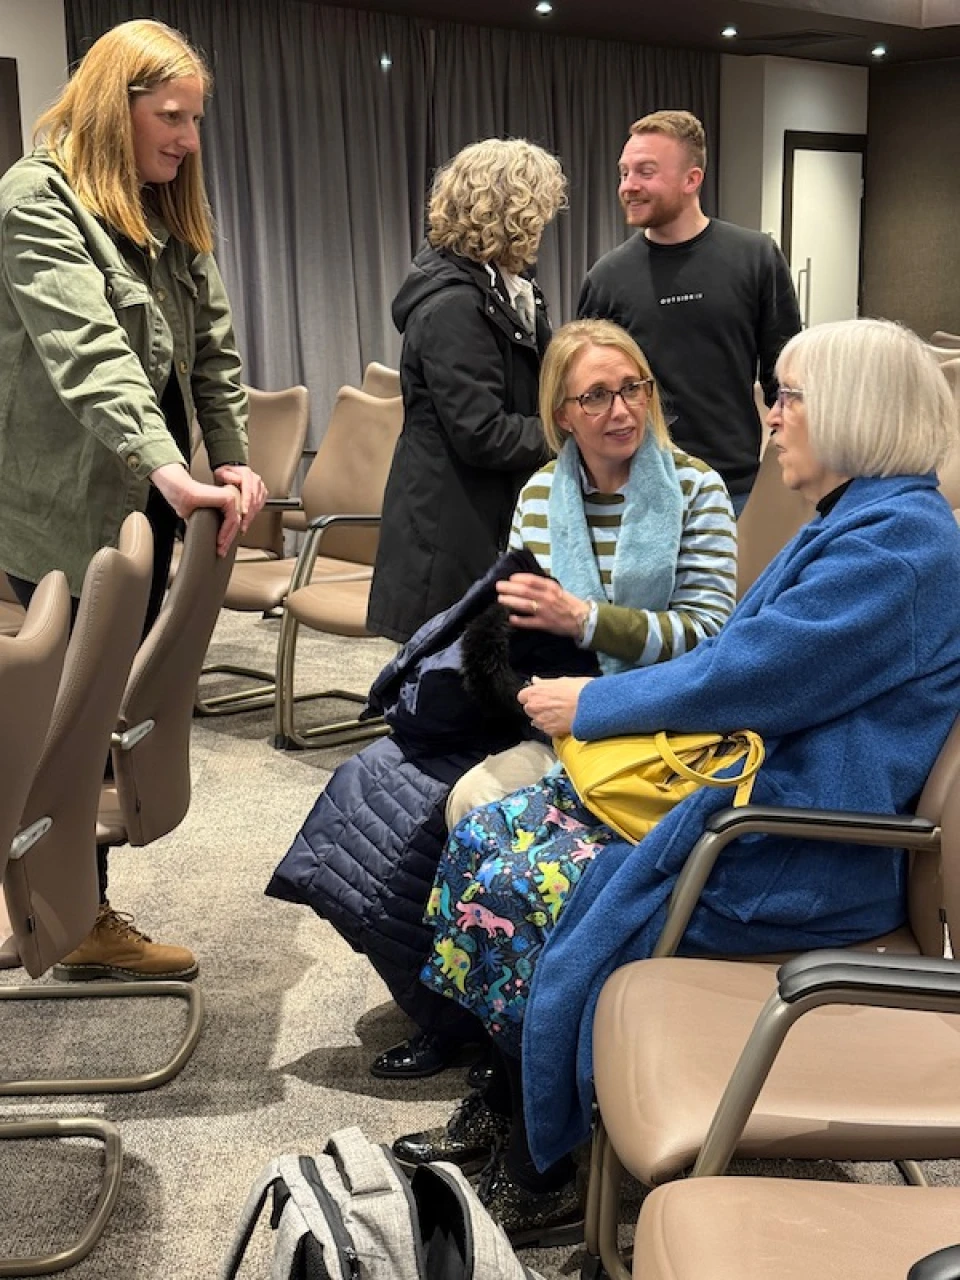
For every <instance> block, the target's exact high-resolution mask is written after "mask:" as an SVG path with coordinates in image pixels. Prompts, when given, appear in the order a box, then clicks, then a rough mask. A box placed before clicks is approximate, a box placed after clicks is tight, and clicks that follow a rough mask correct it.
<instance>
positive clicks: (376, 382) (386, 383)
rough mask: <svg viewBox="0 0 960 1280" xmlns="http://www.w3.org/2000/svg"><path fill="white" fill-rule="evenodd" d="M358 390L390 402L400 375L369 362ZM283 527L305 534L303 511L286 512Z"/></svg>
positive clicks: (382, 365) (395, 371)
mask: <svg viewBox="0 0 960 1280" xmlns="http://www.w3.org/2000/svg"><path fill="white" fill-rule="evenodd" d="M360 390H361V391H362V392H364V394H365V395H368V396H379V397H380V398H381V399H383V400H392V399H394V397H395V396H398V395H400V373H399V371H398V370H397V369H390V368H388V366H387V365H385V364H380V363H379V362H378V361H377V360H371V361H370V363H369V364H368V365H367V367H366V369H364V371H363V381H362V382H361V383H360ZM283 527H284V528H285V529H289V530H290V531H291V533H306V531H307V517H306V515H305V514H304V512H303V511H286V512H284V515H283Z"/></svg>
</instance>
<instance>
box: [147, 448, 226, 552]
mask: <svg viewBox="0 0 960 1280" xmlns="http://www.w3.org/2000/svg"><path fill="white" fill-rule="evenodd" d="M150 483H151V484H153V485H154V486H155V487H156V488H157V489H159V491H160V492H161V493H162V494H163V496H164V497H165V498H166V500H167V502H168V503H169V504H170V506H171V507H172V508H173V509H174V511H175V512H176V513H177V515H178V516H179V517H180V519H181V520H186V519H187V518H188V517H189V516H191V515H192V514H193V513H194V511H196V510H197V508H198V507H216V508H217V509H218V510H219V511H220V513H221V517H222V518H221V522H220V531H219V533H218V534H217V555H218V556H225V555H226V554H227V552H228V551H229V550H230V547H231V544H232V543H233V540H234V538H235V537H236V536H237V534H238V533H240V532H241V529H242V525H243V520H242V513H241V506H242V503H243V496H242V494H241V492H240V490H239V489H238V488H237V486H236V485H233V484H225V485H224V484H201V483H200V481H199V480H194V478H193V476H192V475H191V474H190V472H189V471H188V470H187V468H186V467H185V466H183V465H182V464H181V463H179V462H168V463H165V464H164V465H163V466H162V467H157V468H156V469H155V470H154V471H151V472H150Z"/></svg>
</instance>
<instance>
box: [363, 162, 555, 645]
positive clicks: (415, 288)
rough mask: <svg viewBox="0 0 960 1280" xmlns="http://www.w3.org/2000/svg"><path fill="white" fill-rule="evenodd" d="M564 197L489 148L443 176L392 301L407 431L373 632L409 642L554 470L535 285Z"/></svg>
mask: <svg viewBox="0 0 960 1280" xmlns="http://www.w3.org/2000/svg"><path fill="white" fill-rule="evenodd" d="M565 198H566V179H565V178H564V176H563V171H562V169H561V168H560V163H559V161H558V160H557V159H556V158H555V157H554V156H552V155H550V153H549V152H547V151H544V150H543V148H542V147H538V146H535V145H534V144H533V143H531V142H527V141H525V140H524V139H522V138H510V139H501V138H487V139H485V140H484V141H482V142H475V143H472V144H471V145H470V146H469V147H464V149H463V150H462V151H460V152H459V153H458V154H457V155H456V156H454V158H453V159H452V160H451V161H450V162H449V163H448V164H446V165H444V166H443V168H441V169H440V170H439V171H438V173H437V175H436V178H435V179H434V183H433V189H432V193H431V198H430V207H429V216H428V223H429V227H428V232H427V243H426V244H424V246H423V247H422V248H421V249H420V251H419V253H418V254H417V256H416V257H415V258H414V260H413V265H412V267H411V269H410V273H409V275H408V276H407V279H406V280H405V281H404V283H403V284H402V285H401V287H400V291H399V292H398V294H397V296H396V297H395V298H394V301H393V320H394V323H395V324H396V326H397V328H398V329H399V330H400V332H401V333H402V334H403V350H402V353H401V357H400V380H401V384H402V389H403V408H404V423H403V431H402V433H401V435H400V439H399V441H398V442H397V448H396V453H395V455H394V459H393V465H392V467H391V470H390V477H389V479H388V481H387V488H386V493H385V494H384V500H383V525H382V528H381V532H380V545H379V551H378V553H377V563H376V566H375V568H374V574H373V585H372V587H371V591H370V606H369V612H368V616H367V627H368V629H369V630H370V631H372V632H374V633H375V634H377V635H383V636H388V637H389V638H390V639H391V640H397V641H399V642H401V643H402V642H404V641H406V640H408V639H409V638H410V636H412V635H413V633H414V632H415V631H416V630H417V629H418V628H419V627H420V626H421V625H422V624H423V623H424V622H426V621H427V619H428V618H432V617H433V616H434V614H437V613H439V612H440V610H441V609H446V608H447V607H448V606H449V605H452V604H453V603H454V602H455V601H457V600H459V599H460V597H461V596H462V595H463V594H464V592H465V591H466V590H467V588H468V587H469V586H471V584H472V583H474V582H475V581H476V580H477V578H479V577H480V576H481V575H482V574H483V573H485V572H486V570H487V569H489V568H490V566H491V565H492V564H493V562H494V560H496V558H497V554H498V553H499V552H500V551H503V550H504V548H505V547H506V545H507V538H508V536H509V533H510V517H511V516H512V514H513V508H514V504H515V502H516V500H517V494H518V493H519V491H520V486H521V485H522V484H523V482H524V481H525V480H526V479H527V477H528V476H529V475H530V474H531V473H532V472H533V471H535V470H536V469H537V467H538V466H539V465H540V464H541V463H542V462H545V461H546V457H547V450H546V446H545V442H544V438H543V430H542V428H541V425H540V419H539V418H538V417H537V386H538V379H539V374H540V360H541V357H542V355H543V352H544V349H545V348H546V345H547V342H548V341H549V339H550V325H549V323H548V320H547V311H546V306H545V304H544V300H543V296H542V294H541V293H540V290H539V288H538V287H537V284H536V281H535V280H534V277H533V265H534V263H535V262H536V260H537V251H538V249H539V247H540V238H541V236H542V235H543V231H544V228H545V227H546V226H547V224H548V223H549V222H550V221H551V220H552V219H553V218H554V216H555V215H556V213H557V211H558V209H560V208H561V207H562V205H563V204H564V201H565Z"/></svg>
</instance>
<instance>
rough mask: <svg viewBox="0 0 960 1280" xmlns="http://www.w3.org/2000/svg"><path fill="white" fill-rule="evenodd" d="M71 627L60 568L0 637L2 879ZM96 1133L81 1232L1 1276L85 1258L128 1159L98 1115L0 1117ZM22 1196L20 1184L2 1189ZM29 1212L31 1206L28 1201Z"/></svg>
mask: <svg viewBox="0 0 960 1280" xmlns="http://www.w3.org/2000/svg"><path fill="white" fill-rule="evenodd" d="M69 630H70V592H69V590H68V588H67V581H66V578H64V576H63V575H62V574H61V573H53V574H50V575H49V576H48V577H47V578H46V579H45V580H44V581H43V582H41V583H40V585H39V586H38V588H37V590H36V593H35V594H34V597H33V600H32V601H31V604H30V609H29V611H28V612H27V615H26V618H25V621H24V624H23V627H22V628H21V630H20V632H19V635H18V636H17V638H16V639H11V638H8V637H5V636H4V637H0V722H2V727H0V776H2V777H3V787H2V788H0V880H2V878H3V872H4V869H5V866H6V861H7V855H8V851H9V850H10V847H11V841H12V840H13V836H14V833H15V832H16V831H17V828H18V826H19V822H20V814H21V811H22V809H23V804H24V801H25V800H26V797H27V792H28V790H29V789H30V784H31V783H32V781H33V774H34V770H35V768H36V766H37V762H38V761H39V759H40V753H41V750H42V749H43V744H44V740H45V739H46V735H47V730H48V727H49V723H50V716H51V713H52V711H53V705H54V700H55V698H56V696H57V686H58V684H59V681H60V676H61V671H62V668H63V658H64V654H65V652H66V648H67V636H68V634H69ZM37 1138H95V1139H97V1140H98V1141H99V1142H102V1143H103V1144H104V1152H105V1162H104V1172H103V1177H102V1180H101V1183H100V1187H99V1190H98V1193H97V1197H96V1201H95V1203H94V1206H93V1209H92V1211H91V1213H90V1216H89V1217H88V1219H87V1221H86V1223H85V1224H84V1227H83V1229H82V1231H81V1234H80V1236H79V1237H78V1239H77V1240H76V1241H75V1242H74V1243H73V1244H72V1245H71V1246H69V1247H68V1248H65V1249H61V1250H58V1251H57V1252H56V1253H51V1254H46V1255H39V1254H34V1255H33V1256H30V1257H23V1256H21V1257H8V1256H0V1276H26V1275H31V1276H36V1275H48V1274H50V1273H52V1272H54V1271H60V1270H63V1269H65V1268H66V1267H69V1266H73V1265H74V1264H75V1263H77V1262H80V1261H81V1259H83V1258H85V1257H86V1256H87V1254H88V1253H89V1252H90V1251H91V1250H92V1249H93V1247H94V1245H95V1244H96V1242H97V1240H98V1239H99V1238H100V1236H101V1234H102V1232H103V1229H104V1227H105V1226H106V1223H107V1219H108V1218H109V1217H110V1214H111V1212H112V1210H113V1207H114V1204H115V1203H116V1199H117V1194H118V1192H119V1189H120V1171H121V1163H122V1154H121V1145H120V1134H119V1131H118V1130H117V1128H116V1126H115V1125H113V1124H111V1123H110V1122H109V1121H106V1120H101V1119H99V1118H98V1117H86V1116H77V1117H71V1118H69V1119H61V1120H51V1119H37V1120H26V1121H21V1120H18V1121H8V1122H0V1140H3V1139H6V1140H11V1141H12V1140H15V1141H24V1140H28V1139H37ZM4 1193H5V1195H7V1196H9V1197H11V1198H12V1199H14V1201H15V1200H16V1196H17V1192H16V1189H15V1187H12V1186H10V1185H9V1184H8V1185H7V1186H5V1188H4ZM25 1212H26V1207H25Z"/></svg>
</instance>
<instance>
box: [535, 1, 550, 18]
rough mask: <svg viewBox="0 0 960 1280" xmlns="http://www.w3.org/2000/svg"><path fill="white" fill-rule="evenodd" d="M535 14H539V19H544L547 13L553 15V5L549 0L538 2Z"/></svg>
mask: <svg viewBox="0 0 960 1280" xmlns="http://www.w3.org/2000/svg"><path fill="white" fill-rule="evenodd" d="M537 13H539V14H540V16H541V18H545V17H546V16H547V14H548V13H553V5H552V4H551V3H550V0H539V4H538V5H537Z"/></svg>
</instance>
